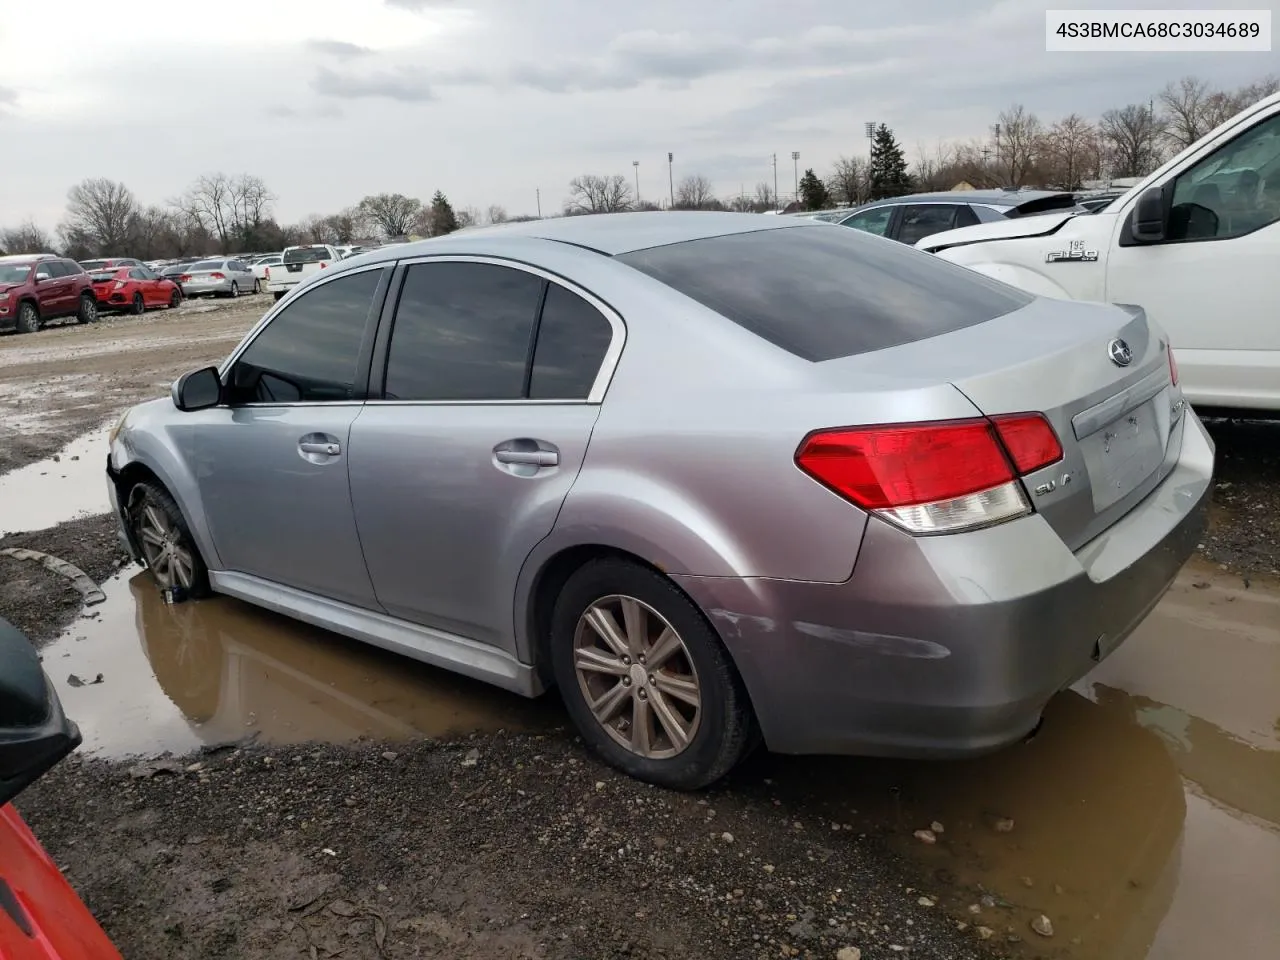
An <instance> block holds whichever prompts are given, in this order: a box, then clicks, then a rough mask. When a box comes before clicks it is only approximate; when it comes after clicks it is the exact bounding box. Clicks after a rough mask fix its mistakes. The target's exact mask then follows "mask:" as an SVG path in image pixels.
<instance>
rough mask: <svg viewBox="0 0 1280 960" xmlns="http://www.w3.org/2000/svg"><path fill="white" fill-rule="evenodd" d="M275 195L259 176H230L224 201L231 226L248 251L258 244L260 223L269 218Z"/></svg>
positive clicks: (260, 229)
mask: <svg viewBox="0 0 1280 960" xmlns="http://www.w3.org/2000/svg"><path fill="white" fill-rule="evenodd" d="M275 199H276V197H275V194H273V193H272V192H271V191H270V190H269V189H268V188H267V185H266V183H264V182H263V180H262V178H261V177H255V176H254V175H253V174H249V173H242V174H240V175H239V176H237V177H232V178H231V180H230V182H229V184H228V190H227V202H228V203H229V204H230V205H231V223H232V228H233V230H234V231H235V233H236V234H237V236H238V239H239V241H240V245H241V246H242V247H243V248H244V249H246V250H248V249H252V248H253V247H254V246H256V245H257V244H258V243H259V235H260V234H261V232H262V227H263V225H264V224H265V223H266V222H267V220H269V219H270V217H271V206H272V204H274V203H275Z"/></svg>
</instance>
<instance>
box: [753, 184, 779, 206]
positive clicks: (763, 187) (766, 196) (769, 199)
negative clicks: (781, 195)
mask: <svg viewBox="0 0 1280 960" xmlns="http://www.w3.org/2000/svg"><path fill="white" fill-rule="evenodd" d="M777 205H778V195H777V194H776V193H774V192H773V186H772V185H771V184H770V183H769V182H768V181H767V180H761V181H760V182H759V183H757V184H756V202H755V206H756V209H757V210H760V211H764V210H773V209H774V208H776V207H777Z"/></svg>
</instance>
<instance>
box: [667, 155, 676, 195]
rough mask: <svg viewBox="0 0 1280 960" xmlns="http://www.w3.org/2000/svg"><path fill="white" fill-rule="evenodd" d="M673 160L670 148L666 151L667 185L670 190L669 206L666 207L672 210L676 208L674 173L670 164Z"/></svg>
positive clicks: (673, 156)
mask: <svg viewBox="0 0 1280 960" xmlns="http://www.w3.org/2000/svg"><path fill="white" fill-rule="evenodd" d="M674 160H675V154H673V153H672V152H671V151H670V150H668V151H667V186H668V187H669V188H670V190H671V206H670V207H669V208H668V209H670V210H674V209H675V208H676V175H675V173H674V172H672V168H671V164H672V162H673V161H674Z"/></svg>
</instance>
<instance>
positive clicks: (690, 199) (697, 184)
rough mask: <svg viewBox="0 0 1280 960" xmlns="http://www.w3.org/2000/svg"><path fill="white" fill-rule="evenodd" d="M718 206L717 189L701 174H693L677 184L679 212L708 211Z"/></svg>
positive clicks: (677, 206) (677, 207)
mask: <svg viewBox="0 0 1280 960" xmlns="http://www.w3.org/2000/svg"><path fill="white" fill-rule="evenodd" d="M718 205H719V201H718V200H717V199H716V195H715V188H714V187H712V185H711V181H710V180H708V179H707V178H706V177H704V176H702V175H701V174H692V175H690V176H687V177H685V178H684V179H683V180H681V181H680V182H679V183H677V184H676V209H677V210H706V209H708V208H710V207H712V206H718Z"/></svg>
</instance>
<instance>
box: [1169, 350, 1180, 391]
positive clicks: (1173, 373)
mask: <svg viewBox="0 0 1280 960" xmlns="http://www.w3.org/2000/svg"><path fill="white" fill-rule="evenodd" d="M1169 379H1170V380H1172V381H1173V385H1174V386H1175V387H1176V386H1177V385H1178V361H1177V360H1175V359H1174V356H1173V347H1172V345H1171V346H1170V347H1169Z"/></svg>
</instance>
